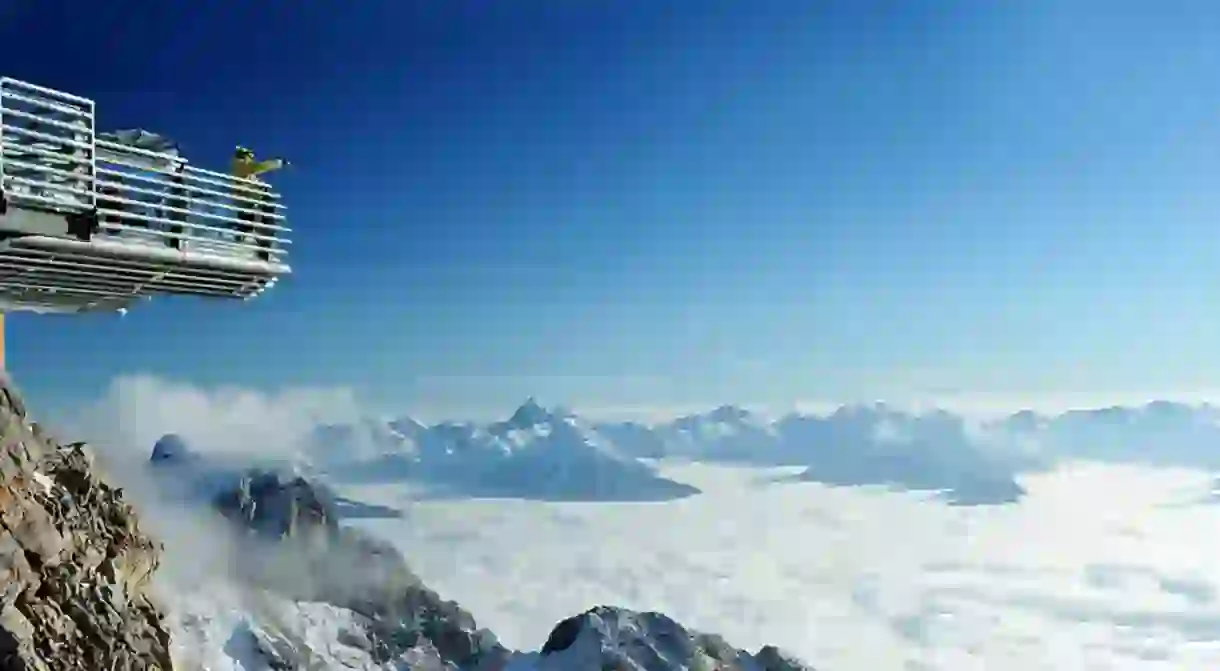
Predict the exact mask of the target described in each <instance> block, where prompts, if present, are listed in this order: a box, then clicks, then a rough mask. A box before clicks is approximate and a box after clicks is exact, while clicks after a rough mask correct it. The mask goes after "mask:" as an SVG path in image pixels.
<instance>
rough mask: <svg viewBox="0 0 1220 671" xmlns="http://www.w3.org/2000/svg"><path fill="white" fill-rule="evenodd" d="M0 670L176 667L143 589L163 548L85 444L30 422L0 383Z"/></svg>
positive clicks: (7, 386) (162, 627) (13, 393)
mask: <svg viewBox="0 0 1220 671" xmlns="http://www.w3.org/2000/svg"><path fill="white" fill-rule="evenodd" d="M0 432H2V433H0V441H2V443H0V668H5V669H22V670H27V669H28V670H30V671H56V670H60V669H62V670H63V671H69V670H77V669H132V670H134V669H140V670H145V669H149V670H156V669H160V670H162V671H169V670H170V669H171V668H172V664H171V661H170V655H169V631H168V630H167V628H166V627H165V625H164V623H163V618H162V614H161V613H160V612H159V610H158V609H157V608H156V607H155V606H154V605H153V603H152V602H151V600H150V599H149V597H148V595H147V594H146V592H145V590H146V588H147V587H148V583H149V580H150V578H151V576H152V574H153V571H155V570H156V568H157V565H158V563H159V561H160V550H161V548H160V546H159V545H158V544H157V543H155V542H154V541H153V540H152V539H150V538H149V537H148V536H146V535H145V534H144V533H143V532H142V531H141V530H140V526H139V523H138V520H137V517H136V515H135V513H134V512H133V511H132V509H131V506H130V505H128V504H127V503H125V502H124V500H123V496H122V492H121V490H119V489H115V488H113V487H111V486H109V485H108V484H106V483H105V482H104V481H102V479H101V478H100V477H99V476H98V473H97V471H96V469H95V466H94V461H93V457H92V454H91V452H90V450H89V449H88V447H87V446H85V445H84V444H81V443H75V444H69V445H59V444H56V443H55V442H54V441H53V440H52V439H50V438H49V437H47V436H45V435H43V434H42V432H41V431H40V430H39V429H38V427H37V426H36V425H33V424H31V423H30V422H29V421H28V419H27V417H26V412H25V408H24V405H23V403H22V401H21V399H20V397H19V395H18V393H17V392H16V390H15V389H14V388H13V386H12V385H11V383H10V382H9V381H8V380H2V381H0Z"/></svg>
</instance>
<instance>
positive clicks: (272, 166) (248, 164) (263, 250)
mask: <svg viewBox="0 0 1220 671" xmlns="http://www.w3.org/2000/svg"><path fill="white" fill-rule="evenodd" d="M287 165H288V161H286V160H284V159H282V158H269V159H264V160H262V161H260V160H258V159H256V158H255V157H254V152H252V151H250V150H249V149H246V148H245V147H237V148H236V149H235V150H234V151H233V162H232V165H231V167H230V169H229V172H230V174H232V175H233V176H234V177H236V178H238V179H247V180H250V181H252V182H255V183H256V184H257V186H255V187H254V188H259V189H262V190H264V191H269V190H270V189H271V187H269V186H267V185H266V183H265V182H263V180H262V179H260V178H261V176H262V175H265V174H267V173H269V172H274V171H276V170H279V169H281V168H283V167H285V166H287ZM242 186H247V185H242ZM233 195H234V196H238V197H239V198H245V199H247V200H239V199H235V200H234V201H233V203H234V205H236V206H237V207H238V208H240V210H239V211H238V212H237V218H238V219H240V220H242V221H244V222H249V223H245V224H239V225H238V226H237V242H239V243H240V242H243V241H245V239H246V236H252V235H254V234H255V230H254V229H255V224H256V223H258V222H259V221H260V220H261V219H262V217H260V216H259V215H257V214H255V213H253V212H250V211H249V210H251V209H252V206H251V205H250V203H249V199H253V200H257V201H260V202H261V203H263V204H262V205H260V206H256V207H257V209H258V211H259V212H260V213H262V214H271V213H274V212H275V208H273V207H271V206H270V205H271V199H270V198H269V197H267V196H262V197H260V196H256V195H254V194H252V193H250V192H249V191H246V190H243V189H237V188H235V189H233ZM259 234H260V235H270V231H267V230H266V229H262V230H260V232H259ZM255 244H257V245H258V246H259V247H260V251H259V253H258V258H259V259H261V260H263V261H270V260H271V252H270V249H271V240H268V239H266V238H255Z"/></svg>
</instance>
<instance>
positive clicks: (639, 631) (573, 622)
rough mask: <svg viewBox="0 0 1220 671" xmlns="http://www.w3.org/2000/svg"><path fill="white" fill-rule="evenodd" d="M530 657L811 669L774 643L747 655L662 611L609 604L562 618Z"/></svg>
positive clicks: (702, 667) (606, 666)
mask: <svg viewBox="0 0 1220 671" xmlns="http://www.w3.org/2000/svg"><path fill="white" fill-rule="evenodd" d="M532 661H533V666H535V667H536V668H538V669H540V670H542V671H551V670H553V671H560V670H567V669H598V670H601V671H668V670H670V669H690V670H691V671H813V669H812V668H811V667H809V666H806V665H805V664H803V663H801V662H799V661H797V660H796V659H795V658H792V657H789V656H787V655H785V654H784V653H782V652H780V651H779V650H778V649H777V648H775V647H773V646H766V647H764V648H763V649H761V650H760V651H759V652H758V653H757V654H753V655H751V654H750V653H748V652H746V651H744V650H738V649H736V648H734V647H733V646H731V645H729V644H728V643H727V642H725V640H724V639H723V638H721V637H720V636H716V635H713V634H703V633H699V632H696V631H691V630H688V629H686V628H685V627H683V626H682V625H680V624H678V623H677V622H675V621H673V620H672V619H670V618H669V617H667V616H665V615H662V614H660V613H637V612H634V611H630V610H626V609H623V608H611V607H608V606H598V607H596V608H593V609H591V610H589V611H586V612H584V613H581V614H580V615H576V616H574V617H570V618H568V619H566V620H564V621H563V622H560V623H559V624H558V625H556V626H555V628H554V629H553V630H552V631H551V635H550V636H549V637H548V638H547V641H546V644H545V645H543V647H542V651H541V652H540V653H539V654H538V658H537V659H536V660H532Z"/></svg>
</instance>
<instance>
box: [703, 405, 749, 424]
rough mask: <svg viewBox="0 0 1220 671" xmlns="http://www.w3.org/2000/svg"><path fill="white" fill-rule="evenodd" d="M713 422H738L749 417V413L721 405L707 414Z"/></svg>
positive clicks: (734, 407)
mask: <svg viewBox="0 0 1220 671" xmlns="http://www.w3.org/2000/svg"><path fill="white" fill-rule="evenodd" d="M707 416H708V418H709V419H711V420H712V421H715V422H740V421H743V420H745V419H748V418H749V417H750V411H749V410H746V409H745V408H739V407H737V406H735V405H722V406H720V407H718V408H716V409H715V410H712V411H711V412H709V413H708V414H707Z"/></svg>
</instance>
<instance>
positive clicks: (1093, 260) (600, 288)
mask: <svg viewBox="0 0 1220 671" xmlns="http://www.w3.org/2000/svg"><path fill="white" fill-rule="evenodd" d="M125 6H127V7H129V8H130V11H125V10H124V7H125ZM1217 29H1220V7H1216V6H1214V3H1207V2H1163V3H1157V4H1156V5H1155V6H1154V5H1153V4H1150V3H1123V2H1118V3H1115V2H1107V3H1104V4H1101V3H1086V2H1051V1H1049V0H1046V1H1030V2H1022V3H1003V5H1002V6H1001V3H951V2H935V1H930V2H919V3H910V2H838V3H836V2H808V1H805V0H782V1H781V0H754V1H752V2H736V1H734V2H725V1H717V0H703V1H699V2H696V1H695V0H687V1H682V2H678V1H675V2H668V3H663V2H657V1H655V0H614V1H611V0H583V1H582V2H579V3H576V2H568V1H562V0H545V1H544V0H514V1H513V2H475V1H473V0H469V1H456V0H455V1H447V2H436V1H431V0H429V1H423V0H397V1H380V0H366V1H364V2H342V3H341V2H334V1H323V0H318V1H316V2H308V3H253V2H236V1H226V2H211V3H198V2H196V3H168V2H167V3H152V4H150V3H135V2H134V1H133V0H116V1H115V2H110V3H82V2H75V1H69V0H41V1H40V2H37V3H26V2H16V1H15V0H0V63H3V64H4V65H3V70H4V73H5V74H8V75H11V76H16V77H20V78H24V79H27V80H31V81H34V82H36V83H41V84H44V85H48V86H52V87H56V88H61V89H65V90H69V91H72V92H74V93H77V94H80V95H85V96H89V97H92V98H94V99H95V100H96V101H97V104H98V115H99V123H100V124H102V125H104V126H108V127H115V128H118V127H131V126H141V127H145V128H148V129H150V130H154V131H158V132H163V133H165V134H168V135H170V136H172V137H174V138H175V139H177V140H179V142H180V143H181V144H182V145H183V147H184V149H185V151H187V152H188V153H189V155H190V156H191V158H192V160H193V161H194V162H195V163H196V164H203V165H207V164H212V165H214V166H221V165H223V163H224V160H225V158H226V156H227V154H228V152H229V151H230V150H231V148H232V146H233V145H234V144H237V143H242V144H247V145H250V146H252V147H254V148H255V149H256V150H258V151H261V152H267V153H280V154H284V155H286V156H289V157H290V158H292V159H293V161H294V163H295V165H294V166H293V168H292V169H291V170H289V171H287V172H285V173H283V174H282V175H279V176H278V177H277V184H278V185H279V186H280V187H281V189H282V191H283V193H284V194H285V197H286V199H287V203H288V205H289V206H290V208H291V210H290V212H291V214H292V217H293V219H292V225H293V227H294V228H295V229H296V233H295V239H296V240H297V243H296V246H295V248H294V249H295V251H296V257H295V260H294V265H295V269H296V274H295V275H294V276H293V278H292V279H291V280H290V281H287V282H285V283H283V284H282V285H281V286H280V287H278V288H277V289H276V291H275V292H274V293H273V294H272V295H268V296H267V297H266V298H265V299H260V300H259V301H256V302H252V303H249V304H246V305H229V304H224V303H206V302H197V301H192V300H178V301H175V300H168V299H163V300H158V301H155V302H154V303H153V304H150V305H147V306H144V307H142V308H140V309H138V310H135V311H133V312H132V313H131V314H129V315H128V316H127V317H125V318H123V319H119V318H117V317H114V316H109V315H101V316H90V317H37V316H26V315H17V316H12V317H10V318H9V320H8V323H9V327H8V328H9V358H10V361H11V363H10V367H11V368H12V370H13V371H14V372H15V373H16V375H17V376H18V378H19V380H20V381H22V383H23V385H24V386H25V387H26V388H27V390H28V391H29V393H30V394H32V395H35V396H37V397H39V399H40V400H42V401H43V402H45V403H48V404H52V405H56V406H64V405H66V404H69V403H72V402H74V400H76V399H80V398H88V397H93V396H96V395H97V393H99V392H100V390H101V389H102V388H103V387H104V386H105V385H106V384H107V383H108V382H109V381H110V380H111V379H112V378H114V377H115V376H117V375H122V374H127V373H134V372H147V373H152V374H156V375H160V376H165V377H171V378H177V379H182V380H189V381H192V382H196V383H200V384H206V385H213V384H236V385H243V386H250V387H257V388H265V389H274V388H278V387H284V386H295V385H320V386H332V385H349V386H352V387H354V388H356V389H357V390H358V391H359V392H360V393H361V394H362V395H364V396H366V397H367V398H369V399H373V400H374V401H375V402H376V403H378V404H380V405H382V406H385V407H387V408H411V407H415V406H421V405H427V406H429V407H432V408H439V409H441V411H442V412H450V413H452V414H460V413H462V412H467V411H474V410H481V409H485V408H489V407H496V408H500V407H504V406H507V405H508V404H511V403H512V402H513V401H516V400H518V399H520V398H521V397H523V396H525V395H527V394H537V395H539V396H541V397H542V398H543V399H544V400H554V401H557V402H567V403H570V404H573V405H576V406H578V407H580V406H590V407H594V406H596V407H605V406H621V405H635V406H639V405H662V406H666V405H675V404H687V403H696V404H697V403H716V402H721V401H736V402H755V403H787V402H790V401H792V400H794V399H798V398H834V399H856V398H864V397H876V396H887V395H899V394H924V393H928V394H930V393H947V392H1006V393H1007V392H1012V393H1017V392H1020V393H1033V394H1037V393H1059V392H1064V391H1087V392H1099V393H1100V392H1116V391H1133V390H1134V391H1139V390H1147V389H1172V390H1194V389H1199V388H1203V387H1215V386H1217V385H1215V384H1213V381H1214V380H1215V379H1217V376H1220V355H1218V353H1220V311H1218V310H1217V309H1216V306H1217V304H1218V302H1217V299H1220V281H1218V280H1220V277H1217V275H1220V262H1218V261H1220V249H1218V246H1220V245H1218V243H1217V242H1216V240H1217V236H1216V230H1217V226H1216V222H1217V221H1218V220H1220V198H1217V196H1216V194H1218V193H1220V188H1217V187H1218V186H1220V85H1218V84H1217V82H1218V81H1220V76H1218V75H1220V42H1217V41H1216V40H1215V39H1214V36H1215V35H1216V34H1217Z"/></svg>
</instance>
